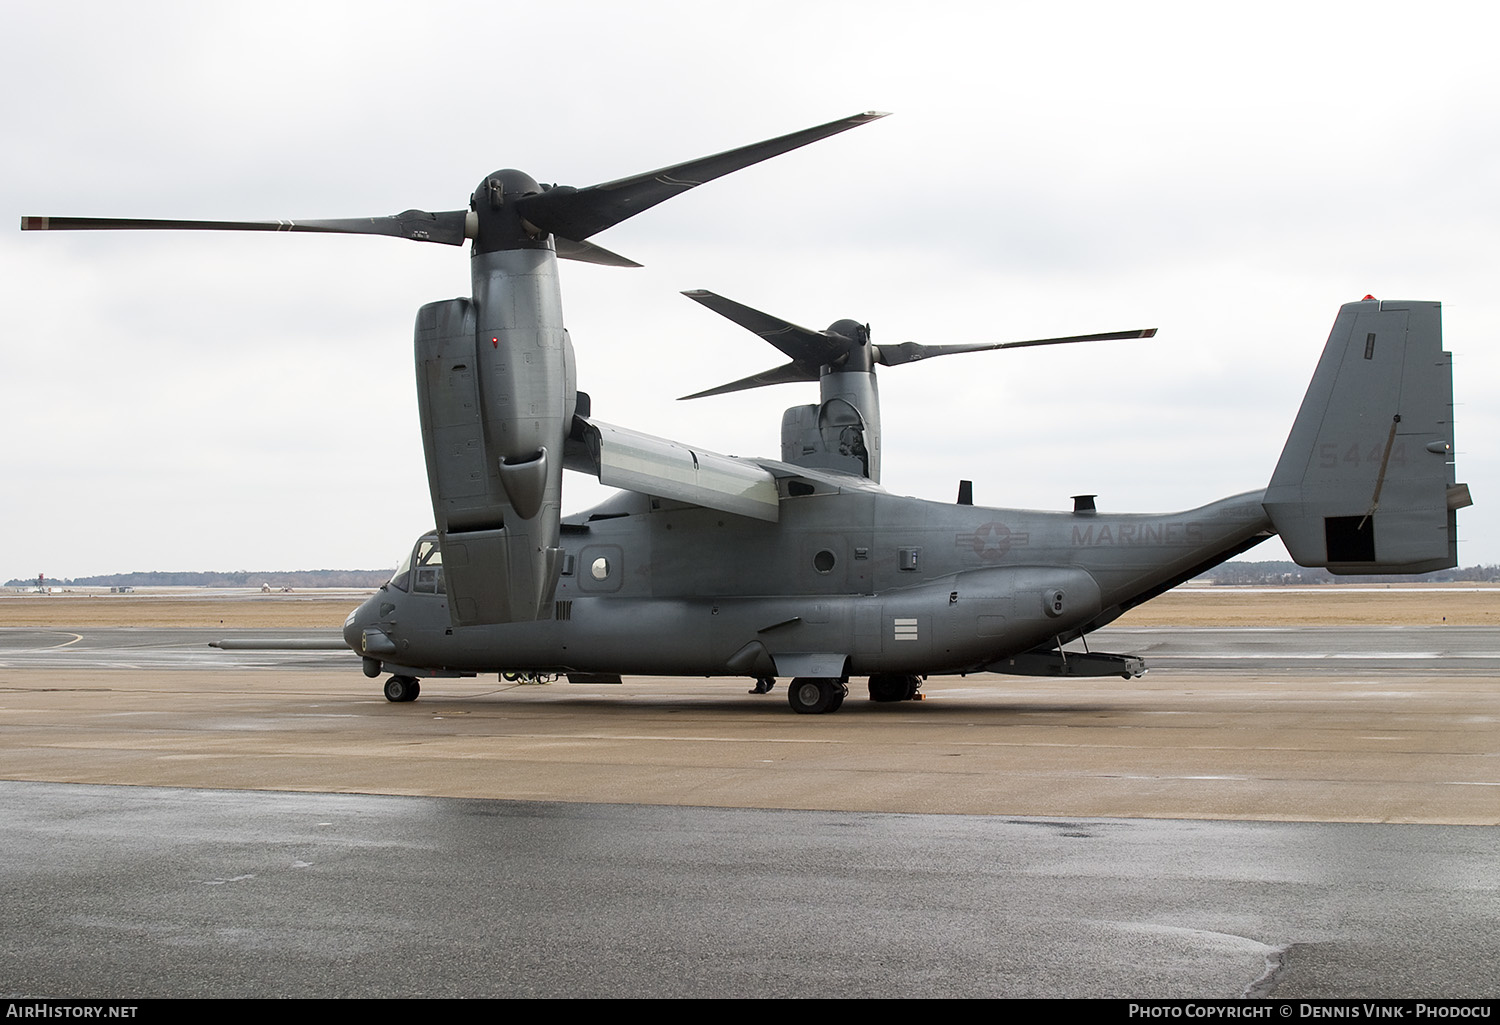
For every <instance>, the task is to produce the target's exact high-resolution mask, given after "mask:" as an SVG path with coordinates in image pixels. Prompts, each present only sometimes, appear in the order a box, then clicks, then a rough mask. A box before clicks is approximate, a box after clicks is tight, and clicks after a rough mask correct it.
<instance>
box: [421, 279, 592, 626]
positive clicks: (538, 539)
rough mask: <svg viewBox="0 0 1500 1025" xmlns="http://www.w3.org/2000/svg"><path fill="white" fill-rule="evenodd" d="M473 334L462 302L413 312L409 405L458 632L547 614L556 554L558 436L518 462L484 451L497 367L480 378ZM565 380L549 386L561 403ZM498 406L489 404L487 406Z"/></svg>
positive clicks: (472, 318)
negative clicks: (413, 380)
mask: <svg viewBox="0 0 1500 1025" xmlns="http://www.w3.org/2000/svg"><path fill="white" fill-rule="evenodd" d="M477 336H478V316H477V311H476V308H475V305H474V304H473V303H472V302H470V301H469V300H467V299H449V300H445V301H443V302H435V303H428V304H427V305H426V306H423V307H422V309H421V311H420V312H419V313H418V314H417V326H416V342H415V355H416V369H417V406H418V410H419V411H420V414H421V421H422V446H423V449H424V450H425V453H426V457H427V482H428V488H429V490H430V491H431V494H432V511H433V516H434V518H435V519H436V522H437V529H438V537H439V542H440V544H441V546H442V553H443V572H444V578H445V580H446V584H447V592H448V608H449V614H450V616H451V618H452V621H453V623H454V625H456V626H473V625H479V624H486V623H511V622H523V621H529V620H535V619H540V618H544V617H545V616H548V615H550V614H551V611H552V597H553V593H554V591H555V589H556V587H557V573H558V566H559V563H560V556H561V549H560V547H559V537H560V531H561V527H560V504H559V494H558V493H559V487H560V477H561V470H562V465H561V460H562V442H563V439H562V437H561V432H560V429H556V430H553V431H552V432H550V433H557V434H558V435H559V436H558V437H557V438H556V439H551V438H550V437H549V438H544V439H543V440H544V442H545V441H549V440H550V441H552V442H553V444H551V445H547V444H542V445H537V446H535V453H534V454H533V455H531V458H530V459H527V460H524V461H518V460H515V459H510V460H507V458H506V456H505V455H504V454H503V453H496V452H494V451H492V449H493V448H494V446H493V445H491V444H489V443H488V442H487V440H486V423H485V410H486V408H487V404H486V403H485V401H484V391H485V387H486V384H487V380H488V379H489V378H493V377H495V376H496V374H497V370H496V368H489V373H488V374H486V368H485V367H484V366H483V365H482V363H481V359H480V353H479V351H478V339H477ZM564 344H566V340H564ZM520 358H522V359H524V358H525V354H524V353H522V354H520ZM503 372H504V367H503V366H502V367H501V368H499V370H498V373H503ZM563 376H564V380H559V381H557V382H555V384H554V387H555V390H556V391H557V392H558V393H559V394H558V400H559V401H558V404H559V405H560V406H562V405H565V404H566V402H567V401H568V394H569V393H571V392H572V381H571V380H570V379H568V378H569V377H570V376H571V375H569V374H566V373H565V374H564V375H563ZM503 405H504V403H500V402H494V401H492V402H490V403H488V408H491V409H494V408H495V407H497V406H503ZM560 413H565V414H566V415H568V416H571V411H570V410H560ZM523 415H525V414H523ZM561 418H562V417H561V415H559V417H557V419H561ZM491 419H493V416H491ZM528 419H532V420H533V422H534V421H535V418H532V417H529V416H528Z"/></svg>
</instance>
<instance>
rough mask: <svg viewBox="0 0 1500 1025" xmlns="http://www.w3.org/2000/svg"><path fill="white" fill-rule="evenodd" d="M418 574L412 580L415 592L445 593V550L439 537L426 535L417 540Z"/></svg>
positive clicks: (416, 566) (416, 568)
mask: <svg viewBox="0 0 1500 1025" xmlns="http://www.w3.org/2000/svg"><path fill="white" fill-rule="evenodd" d="M415 556H416V558H415V562H416V565H415V567H414V568H415V570H416V576H415V577H414V578H413V580H412V592H413V593H415V594H445V593H447V592H446V591H445V590H444V588H443V550H442V549H441V548H439V547H438V543H437V539H436V538H430V537H424V538H423V539H422V540H421V541H418V542H417V550H416V553H415Z"/></svg>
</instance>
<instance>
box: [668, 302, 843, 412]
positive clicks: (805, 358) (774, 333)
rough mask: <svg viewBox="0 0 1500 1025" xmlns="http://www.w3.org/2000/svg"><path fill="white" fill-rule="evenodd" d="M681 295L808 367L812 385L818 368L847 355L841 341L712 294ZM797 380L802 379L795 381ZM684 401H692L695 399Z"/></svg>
mask: <svg viewBox="0 0 1500 1025" xmlns="http://www.w3.org/2000/svg"><path fill="white" fill-rule="evenodd" d="M682 294H683V295H685V296H687V297H688V298H689V299H691V300H693V302H695V303H698V304H699V305H701V306H707V307H708V308H709V309H711V310H713V311H714V312H715V313H717V314H718V315H719V316H721V317H723V318H725V319H726V320H732V321H734V322H735V323H736V324H738V325H739V326H740V327H742V328H744V329H745V330H747V331H751V332H754V333H755V334H757V335H760V337H761V338H763V339H765V340H766V341H768V342H770V343H771V344H772V345H774V346H776V348H778V349H780V350H781V351H782V352H784V353H786V354H787V355H788V356H790V357H791V358H792V359H793V360H794V361H796V362H798V363H809V364H811V365H812V368H813V370H814V376H813V377H811V378H809V380H813V381H816V380H817V379H818V378H817V375H816V371H817V369H818V367H820V366H822V365H823V364H824V363H832V362H834V361H835V360H837V359H838V358H839V357H840V356H843V355H845V353H846V351H847V348H848V342H847V341H845V340H844V339H842V338H835V337H832V336H830V335H828V334H826V333H825V332H822V331H811V330H808V329H807V328H805V327H799V326H798V325H796V324H793V323H792V322H791V321H789V320H782V319H781V318H780V317H773V316H772V315H771V314H769V313H762V312H761V311H760V310H755V309H751V308H750V307H749V306H745V305H743V304H741V303H737V302H735V301H734V300H733V299H726V298H724V297H723V296H722V295H718V294H716V293H714V292H709V291H707V290H705V289H701V288H697V289H693V290H692V291H691V292H683V293H682ZM797 380H802V379H801V378H797ZM688 397H689V398H696V397H697V396H688Z"/></svg>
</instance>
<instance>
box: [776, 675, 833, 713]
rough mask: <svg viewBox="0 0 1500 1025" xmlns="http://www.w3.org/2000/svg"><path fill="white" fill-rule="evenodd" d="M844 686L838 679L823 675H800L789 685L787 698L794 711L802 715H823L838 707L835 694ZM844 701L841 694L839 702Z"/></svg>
mask: <svg viewBox="0 0 1500 1025" xmlns="http://www.w3.org/2000/svg"><path fill="white" fill-rule="evenodd" d="M842 687H843V684H841V683H840V682H839V681H838V680H830V679H828V678H826V677H822V676H799V677H797V678H796V679H795V680H793V681H792V682H791V685H790V686H788V687H787V689H786V699H787V701H788V702H789V703H790V704H791V706H792V711H794V712H797V713H799V714H801V715H822V714H823V713H824V712H831V711H833V710H834V709H835V708H837V707H838V705H836V704H835V703H834V696H835V695H838V694H839V691H840V689H841V688H842ZM842 703H843V702H842V695H840V701H839V704H842Z"/></svg>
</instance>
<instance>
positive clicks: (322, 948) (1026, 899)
mask: <svg viewBox="0 0 1500 1025" xmlns="http://www.w3.org/2000/svg"><path fill="white" fill-rule="evenodd" d="M0 815H3V818H4V821H5V822H6V823H7V839H6V851H7V857H6V858H5V859H4V860H3V862H0V880H3V886H0V890H3V893H4V894H5V896H4V905H5V908H4V910H5V920H6V923H7V928H6V929H5V930H4V938H3V940H0V943H3V945H4V950H5V968H4V980H5V981H4V983H3V985H0V989H3V990H4V991H5V992H6V994H7V995H26V996H30V997H37V996H75V995H78V994H90V995H95V996H118V997H129V998H140V997H149V996H212V997H230V996H271V995H285V996H316V997H336V996H362V997H384V996H450V997H451V996H491V997H514V996H581V997H619V996H654V997H671V996H693V997H705V996H706V997H756V996H760V997H764V996H799V997H871V996H903V997H922V996H927V997H935V996H970V997H986V996H988V997H995V996H1012V997H1014V996H1028V997H1055V996H1074V997H1136V998H1162V997H1194V998H1208V997H1220V998H1237V997H1250V998H1256V997H1275V998H1281V999H1285V998H1292V997H1326V996H1340V997H1400V996H1404V997H1412V996H1424V995H1425V996H1437V995H1442V996H1449V997H1456V996H1493V995H1494V993H1495V992H1496V989H1497V987H1500V974H1497V973H1500V968H1497V965H1500V932H1497V930H1496V929H1495V928H1494V923H1495V921H1496V920H1497V917H1500V894H1497V888H1496V878H1495V870H1494V859H1493V841H1494V833H1495V831H1494V830H1493V829H1483V828H1474V827H1454V826H1446V827H1443V826H1378V825H1330V824H1316V823H1243V822H1240V823H1228V822H1217V823H1215V822H1197V821H1187V822H1180V821H1179V822H1170V821H1150V820H1116V819H1095V820H1067V819H1050V818H1036V819H1032V818H1016V817H996V816H962V815H942V816H934V815H866V814H851V813H845V812H835V811H823V812H788V811H748V810H730V809H715V808H665V807H643V806H627V805H597V804H555V803H541V804H539V803H530V802H517V801H481V800H452V799H437V798H400V797H376V796H364V795H332V794H285V793H265V792H233V791H204V790H163V789H154V788H135V787H100V786H66V785H59V784H39V783H4V784H0Z"/></svg>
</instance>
